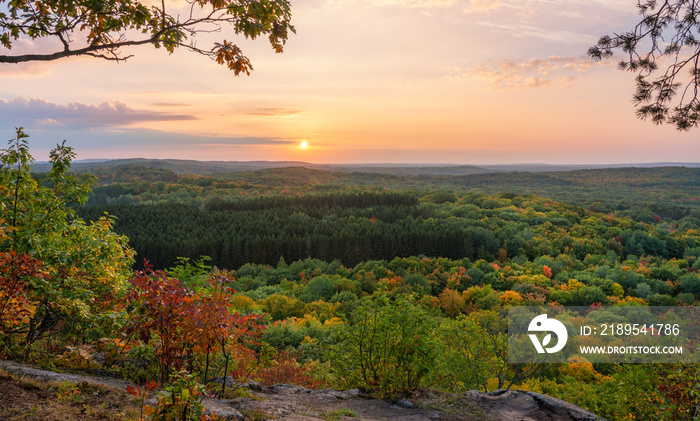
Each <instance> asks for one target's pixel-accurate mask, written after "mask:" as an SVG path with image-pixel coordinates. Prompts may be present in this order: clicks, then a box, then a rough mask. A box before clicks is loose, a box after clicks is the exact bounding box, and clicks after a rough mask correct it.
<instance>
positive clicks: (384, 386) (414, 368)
mask: <svg viewBox="0 0 700 421" xmlns="http://www.w3.org/2000/svg"><path fill="white" fill-rule="evenodd" d="M434 329H435V321H434V319H433V318H432V317H430V316H429V315H428V314H427V313H426V312H425V310H423V309H422V308H421V307H419V306H418V305H417V304H416V303H415V302H414V301H413V300H412V299H411V298H408V297H406V296H404V295H401V296H398V297H397V298H396V300H395V301H394V302H392V301H391V300H390V299H389V298H388V297H387V296H386V295H384V294H379V295H375V296H372V297H369V298H365V299H363V300H362V301H361V302H360V304H359V305H358V307H357V308H356V309H355V311H353V313H352V317H351V318H350V319H349V320H348V321H347V322H346V323H344V324H341V325H338V327H337V328H336V331H335V336H334V338H333V339H332V340H331V342H332V345H331V346H330V350H329V359H330V361H331V367H332V370H333V372H334V373H335V375H336V376H337V379H338V382H339V383H340V384H341V386H344V387H348V388H355V387H356V388H360V389H363V390H367V391H370V392H372V393H374V394H375V395H377V396H381V397H387V396H397V395H404V394H408V393H411V392H412V391H415V390H416V389H417V388H418V387H419V386H420V385H421V381H422V380H423V379H424V378H425V376H426V375H427V374H428V373H429V372H430V371H431V370H432V369H433V367H434V365H435V356H436V342H435V339H434V337H433V331H434Z"/></svg>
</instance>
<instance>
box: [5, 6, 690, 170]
mask: <svg viewBox="0 0 700 421" xmlns="http://www.w3.org/2000/svg"><path fill="white" fill-rule="evenodd" d="M291 4H292V24H293V25H294V26H295V27H296V30H297V34H296V35H294V34H291V36H290V38H289V40H288V41H287V44H286V46H285V49H284V53H282V54H275V53H274V51H273V50H272V48H271V47H270V45H269V43H267V41H266V40H265V39H257V40H246V39H241V38H240V37H239V38H236V37H235V35H232V34H231V33H226V30H224V32H223V33H222V34H219V35H218V36H219V37H220V38H226V39H228V40H232V41H235V42H236V43H237V44H238V45H239V46H240V47H241V48H242V50H243V52H244V53H245V54H246V55H247V56H248V57H249V59H250V60H251V62H252V64H253V67H254V70H253V71H252V73H251V75H250V76H245V75H243V76H238V77H236V76H234V75H233V72H231V71H230V70H227V69H226V68H225V67H224V66H220V65H218V64H216V63H214V62H213V61H211V60H210V59H209V58H207V57H204V56H200V55H197V54H194V53H191V52H188V51H186V50H184V49H180V50H178V51H176V52H175V53H174V54H172V55H169V54H168V53H167V52H165V51H163V50H162V49H160V50H156V49H154V48H152V47H150V46H141V47H137V48H132V49H129V50H126V51H125V53H128V54H133V57H132V58H130V59H129V60H127V61H126V62H120V63H115V62H108V61H104V60H99V59H95V58H89V57H82V58H71V59H62V60H57V61H53V62H42V63H39V62H32V63H26V64H19V65H13V64H0V142H2V141H5V140H9V139H11V138H12V137H13V135H14V128H15V127H18V126H22V127H24V129H25V131H26V132H27V133H28V134H29V136H30V139H29V141H30V147H31V151H32V153H33V155H34V157H35V159H36V160H38V161H42V160H47V159H48V151H49V150H50V149H51V147H52V146H54V145H55V144H56V143H59V142H61V141H62V140H63V139H66V140H67V144H68V145H70V146H73V147H74V148H75V150H76V152H77V154H78V159H112V158H135V157H143V158H177V159H197V160H217V161H250V160H269V161H286V160H295V161H305V162H313V163H414V164H433V163H435V164H471V165H479V164H512V163H549V164H593V163H598V164H614V163H649V162H700V137H699V134H700V129H696V130H695V131H690V132H685V133H680V132H677V131H675V130H674V129H673V127H670V126H655V125H653V124H652V123H650V122H648V121H642V120H639V119H637V118H636V117H635V112H634V107H633V104H632V101H631V98H632V94H633V92H634V76H635V75H634V74H633V73H629V72H623V71H619V70H617V69H616V66H615V64H616V60H615V59H610V60H606V61H604V62H602V63H593V62H592V61H591V60H590V59H588V58H587V57H586V51H587V49H588V48H589V47H590V46H592V45H594V44H595V43H596V41H597V40H598V38H599V37H600V36H601V35H605V34H612V33H615V32H618V33H619V32H622V31H624V30H629V29H631V28H632V27H633V26H634V25H635V24H636V22H637V19H638V15H637V11H636V8H635V5H636V0H298V1H296V0H291ZM173 7H178V4H174V5H173ZM229 32H230V31H229ZM220 38H219V39H220ZM211 41H214V38H210V37H207V36H204V37H202V38H201V45H206V43H207V42H211ZM42 48H47V45H45V44H42V43H41V42H30V41H22V42H19V43H17V46H16V48H13V51H12V52H13V53H17V52H20V51H21V52H24V51H39V50H41V49H42ZM6 53H7V51H6V50H2V49H0V54H6ZM303 141H305V142H306V144H307V145H308V146H307V147H306V148H302V147H300V144H301V142H303Z"/></svg>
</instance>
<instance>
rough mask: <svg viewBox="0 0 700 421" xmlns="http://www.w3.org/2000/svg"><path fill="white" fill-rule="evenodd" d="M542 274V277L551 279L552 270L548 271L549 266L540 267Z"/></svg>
mask: <svg viewBox="0 0 700 421" xmlns="http://www.w3.org/2000/svg"><path fill="white" fill-rule="evenodd" d="M542 273H543V274H544V276H546V277H547V278H551V277H552V269H550V268H549V266H547V265H544V266H542Z"/></svg>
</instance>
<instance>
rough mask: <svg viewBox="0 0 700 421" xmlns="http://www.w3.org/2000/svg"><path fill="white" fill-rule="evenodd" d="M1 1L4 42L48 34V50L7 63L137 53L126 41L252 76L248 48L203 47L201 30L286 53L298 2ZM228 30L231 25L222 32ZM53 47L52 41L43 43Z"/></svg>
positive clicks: (0, 58)
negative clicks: (263, 39)
mask: <svg viewBox="0 0 700 421" xmlns="http://www.w3.org/2000/svg"><path fill="white" fill-rule="evenodd" d="M173 3H175V2H170V1H169V2H167V4H166V1H165V0H162V1H160V2H147V1H139V0H118V1H98V0H76V1H63V0H41V1H9V0H0V44H1V45H2V46H3V47H5V48H6V49H8V50H12V48H14V47H15V46H16V45H15V43H16V41H18V40H20V39H30V40H37V39H48V40H51V41H52V42H50V43H47V44H48V45H50V47H49V48H48V51H41V52H24V51H22V52H20V53H18V54H3V55H0V63H22V62H28V61H50V60H57V59H60V58H66V57H74V56H91V57H98V58H102V59H106V60H112V61H123V60H126V59H128V58H129V57H131V55H127V54H125V53H124V52H123V49H125V48H126V47H131V46H137V45H144V44H151V45H153V46H154V47H156V48H160V47H163V48H165V49H166V50H167V51H168V52H170V53H172V52H174V51H175V49H176V48H179V47H182V48H185V49H187V50H190V51H193V52H195V53H199V54H202V55H205V56H207V57H210V58H212V59H213V60H215V61H216V62H217V63H219V64H223V65H226V66H227V67H228V68H229V69H231V70H232V71H233V72H234V74H236V75H239V74H240V73H246V74H249V73H250V70H251V69H252V65H251V63H250V61H249V60H248V58H247V57H246V56H244V55H243V52H242V51H241V49H240V48H239V47H238V46H237V45H235V44H234V43H232V42H231V41H229V40H227V39H222V40H221V41H218V42H214V43H213V45H211V46H207V47H205V46H202V45H200V44H198V43H197V42H196V37H197V35H200V34H207V33H219V32H222V33H227V34H231V35H234V36H244V37H246V38H251V39H255V38H258V37H260V36H267V38H268V40H269V42H270V44H271V45H272V48H273V49H274V50H275V51H276V52H278V53H279V52H282V49H283V46H284V44H285V42H286V41H287V37H288V35H289V32H294V27H293V26H292V25H291V23H290V19H291V7H290V4H289V2H288V1H287V0H187V1H186V6H187V7H186V8H184V13H183V10H182V9H181V10H178V7H182V4H179V5H178V4H173ZM223 29H226V31H222V30H223ZM42 45H45V44H42Z"/></svg>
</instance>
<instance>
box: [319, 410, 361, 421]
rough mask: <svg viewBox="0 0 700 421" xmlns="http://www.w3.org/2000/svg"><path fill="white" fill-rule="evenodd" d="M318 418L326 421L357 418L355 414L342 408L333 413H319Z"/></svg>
mask: <svg viewBox="0 0 700 421" xmlns="http://www.w3.org/2000/svg"><path fill="white" fill-rule="evenodd" d="M318 417H319V418H321V419H322V420H326V421H340V420H341V419H343V418H344V417H350V418H357V413H356V412H355V411H353V410H351V409H347V408H342V409H336V410H334V411H328V412H326V411H321V412H320V413H319V414H318Z"/></svg>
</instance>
